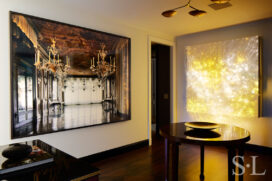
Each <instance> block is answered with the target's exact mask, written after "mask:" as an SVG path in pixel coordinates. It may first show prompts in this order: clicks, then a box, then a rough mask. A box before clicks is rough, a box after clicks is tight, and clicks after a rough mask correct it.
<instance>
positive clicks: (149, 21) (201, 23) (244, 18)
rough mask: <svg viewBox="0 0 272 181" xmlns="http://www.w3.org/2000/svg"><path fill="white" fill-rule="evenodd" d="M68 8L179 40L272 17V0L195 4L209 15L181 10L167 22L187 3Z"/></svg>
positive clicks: (137, 1) (159, 0) (134, 1)
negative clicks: (168, 12)
mask: <svg viewBox="0 0 272 181" xmlns="http://www.w3.org/2000/svg"><path fill="white" fill-rule="evenodd" d="M62 1H63V2H64V3H65V4H66V5H67V4H69V5H71V6H72V7H78V8H81V9H82V10H83V11H89V12H90V13H91V14H97V15H99V16H103V17H105V18H111V19H114V20H115V21H119V22H121V23H123V24H127V25H129V26H134V27H139V28H141V29H145V30H148V31H157V32H161V33H165V34H168V35H171V36H178V35H183V34H188V33H193V32H199V31H204V30H209V29H215V28H219V27H224V26H229V25H234V24H239V23H243V22H250V21H254V20H258V19H264V18H268V17H272V0H231V1H230V3H231V4H232V5H233V6H232V7H229V8H226V9H221V10H217V11H216V10H213V9H212V8H210V7H209V6H208V5H209V4H212V2H211V1H210V0H192V1H191V5H192V6H194V7H196V8H199V9H202V10H205V11H207V12H208V14H207V15H205V16H202V17H193V16H190V15H189V14H188V12H189V11H190V8H188V7H186V8H183V9H180V10H178V13H177V15H176V16H174V17H172V18H165V17H163V16H161V13H162V12H163V11H165V10H168V9H172V8H175V7H178V6H181V5H183V4H185V3H186V2H187V0H62Z"/></svg>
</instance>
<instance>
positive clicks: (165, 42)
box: [147, 36, 177, 145]
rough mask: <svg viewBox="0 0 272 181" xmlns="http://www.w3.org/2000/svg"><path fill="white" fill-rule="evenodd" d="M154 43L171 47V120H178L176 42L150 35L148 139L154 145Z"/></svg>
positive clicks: (172, 121)
mask: <svg viewBox="0 0 272 181" xmlns="http://www.w3.org/2000/svg"><path fill="white" fill-rule="evenodd" d="M152 43H157V44H162V45H166V46H169V47H170V122H171V123H174V122H176V121H177V106H176V102H177V101H176V98H177V95H176V42H175V41H169V40H165V39H162V38H158V37H153V36H148V118H147V119H148V140H149V145H152V90H151V88H152V54H151V53H152V52H151V50H152V48H151V45H152Z"/></svg>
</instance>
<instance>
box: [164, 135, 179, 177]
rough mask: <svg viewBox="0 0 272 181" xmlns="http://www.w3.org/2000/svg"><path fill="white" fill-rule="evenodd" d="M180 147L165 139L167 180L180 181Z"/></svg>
mask: <svg viewBox="0 0 272 181" xmlns="http://www.w3.org/2000/svg"><path fill="white" fill-rule="evenodd" d="M178 161H179V145H178V144H177V143H171V142H169V140H167V139H165V168H166V170H165V171H166V174H165V180H166V181H178Z"/></svg>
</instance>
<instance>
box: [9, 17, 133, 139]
mask: <svg viewBox="0 0 272 181" xmlns="http://www.w3.org/2000/svg"><path fill="white" fill-rule="evenodd" d="M10 45H11V56H10V57H11V95H12V97H11V100H12V103H11V106H12V108H11V110H12V116H11V117H12V121H11V128H12V131H11V133H12V135H11V137H12V138H20V137H26V136H32V135H39V134H45V133H51V132H57V131H63V130H70V129H75V128H82V127H88V126H94V125H101V124H108V123H114V122H120V121H125V120H130V119H131V118H130V117H131V113H130V110H131V108H130V38H127V37H123V36H119V35H113V34H110V33H105V32H101V31H96V30H92V29H88V28H83V27H79V26H74V25H69V24H65V23H60V22H56V21H52V20H47V19H43V18H38V17H34V16H30V15H25V14H21V13H16V12H10Z"/></svg>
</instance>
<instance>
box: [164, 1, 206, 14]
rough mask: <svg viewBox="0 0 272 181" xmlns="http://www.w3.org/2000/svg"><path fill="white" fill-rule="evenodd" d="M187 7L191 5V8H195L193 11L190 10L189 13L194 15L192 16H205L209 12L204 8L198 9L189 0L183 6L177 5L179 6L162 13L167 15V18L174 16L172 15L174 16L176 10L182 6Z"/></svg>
mask: <svg viewBox="0 0 272 181" xmlns="http://www.w3.org/2000/svg"><path fill="white" fill-rule="evenodd" d="M185 7H189V8H191V9H193V10H192V11H190V12H189V14H190V15H192V16H203V15H205V14H206V13H207V12H206V11H204V10H200V9H197V8H195V7H193V6H192V5H191V0H189V1H188V2H187V4H185V5H183V6H179V7H177V8H174V9H170V10H167V11H164V12H162V15H163V16H164V17H167V18H169V17H172V16H174V15H175V14H177V11H176V10H178V9H181V8H185Z"/></svg>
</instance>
